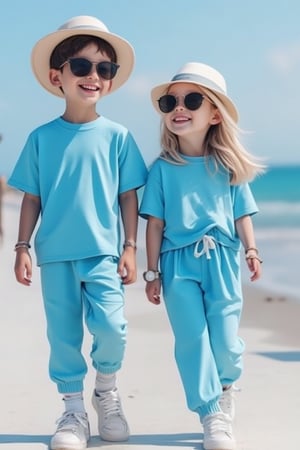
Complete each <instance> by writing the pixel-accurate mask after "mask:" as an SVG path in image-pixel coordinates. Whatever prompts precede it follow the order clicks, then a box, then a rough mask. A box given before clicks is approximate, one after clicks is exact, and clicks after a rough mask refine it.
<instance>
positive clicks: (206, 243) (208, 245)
mask: <svg viewBox="0 0 300 450" xmlns="http://www.w3.org/2000/svg"><path fill="white" fill-rule="evenodd" d="M201 242H203V249H202V250H201V252H199V251H198V248H199V245H200V244H201ZM215 248H216V244H215V239H214V238H213V237H212V236H208V235H207V234H205V235H204V236H203V237H202V238H201V239H198V241H197V242H196V244H195V249H194V256H195V258H200V256H202V255H204V254H205V255H206V258H207V259H211V256H210V253H209V250H214V249H215Z"/></svg>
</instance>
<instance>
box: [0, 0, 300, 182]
mask: <svg viewBox="0 0 300 450" xmlns="http://www.w3.org/2000/svg"><path fill="white" fill-rule="evenodd" d="M82 14H86V15H93V16H96V17H98V18H99V19H101V20H102V21H103V22H104V23H105V24H106V25H107V27H108V28H109V29H110V31H112V32H114V33H116V34H119V35H121V36H123V37H124V38H126V39H127V40H128V41H129V42H131V44H132V45H133V46H134V48H135V52H136V64H135V68H134V72H133V74H132V76H131V78H130V80H129V81H128V82H127V84H126V85H124V86H123V87H122V88H121V89H120V90H119V91H117V92H116V93H114V94H112V95H110V96H108V97H107V98H106V99H104V100H103V101H101V102H100V103H99V105H98V112H99V113H100V114H103V115H105V116H107V117H109V118H111V119H114V120H116V121H118V122H120V123H123V124H124V125H126V126H127V127H128V128H129V129H130V130H131V131H132V133H133V135H134V136H135V138H136V140H137V142H138V144H139V146H140V148H141V151H142V153H143V155H144V157H145V160H146V162H147V163H149V162H151V161H152V160H153V158H154V157H155V156H156V155H158V153H159V117H158V115H157V113H156V112H155V111H154V109H153V107H152V105H151V102H150V90H151V88H152V87H153V86H154V85H156V84H159V83H161V82H165V81H168V80H169V79H170V78H171V77H172V76H173V74H174V73H176V71H177V69H178V68H179V67H180V66H181V65H182V64H184V63H185V62H188V61H200V62H204V63H207V64H210V65H212V66H214V67H215V68H216V69H218V70H219V71H220V72H221V73H222V74H223V75H224V77H225V79H226V81H227V87H228V93H229V95H230V96H231V98H232V99H233V100H234V102H235V103H236V105H237V106H238V109H239V112H240V117H241V120H240V126H241V127H242V129H243V130H245V131H246V133H245V134H244V135H243V140H244V142H245V144H246V146H247V148H248V149H249V150H250V151H251V152H252V153H254V154H256V155H258V156H262V157H264V158H266V161H267V163H268V164H282V163H289V164H290V163H298V164H300V144H299V138H298V133H299V130H300V113H299V104H300V88H299V80H300V27H299V17H300V2H299V0H276V1H274V0H264V1H262V0H252V1H249V2H246V1H241V0H206V1H204V0H186V1H179V0H151V1H147V2H146V1H143V0H106V1H102V0H51V2H43V1H40V0H24V1H21V0H10V1H9V2H5V3H4V4H3V5H2V6H1V17H0V38H1V40H0V42H1V57H2V59H1V70H0V132H1V134H2V135H3V140H2V142H1V144H0V172H2V173H5V174H9V173H10V171H11V169H12V168H13V165H14V163H15V161H16V158H17V157H18V155H19V152H20V151H21V149H22V146H23V144H24V141H25V139H26V138H27V135H28V134H29V132H30V131H31V130H32V129H33V128H35V127H36V126H38V125H40V124H41V123H43V122H46V121H49V120H51V119H52V118H54V117H56V116H58V115H60V114H61V113H62V112H63V108H64V103H63V100H61V99H59V98H56V97H54V96H51V94H48V93H47V92H46V91H44V90H43V88H42V87H40V86H39V84H38V83H37V82H36V80H35V78H34V76H33V74H32V72H31V68H30V53H31V49H32V47H33V45H34V44H35V43H36V41H37V40H38V39H40V38H41V37H43V36H44V35H46V34H48V33H51V32H52V31H54V30H55V29H57V28H58V27H59V26H60V25H61V24H62V23H64V22H65V21H66V20H67V19H69V18H71V17H73V16H76V15H82Z"/></svg>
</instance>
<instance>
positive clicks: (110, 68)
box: [97, 61, 120, 80]
mask: <svg viewBox="0 0 300 450" xmlns="http://www.w3.org/2000/svg"><path fill="white" fill-rule="evenodd" d="M119 67H120V66H118V64H115V63H113V62H110V61H102V62H100V63H99V64H97V73H98V75H99V76H100V77H101V78H103V79H104V80H112V79H113V78H114V77H115V76H116V74H117V71H118V68H119Z"/></svg>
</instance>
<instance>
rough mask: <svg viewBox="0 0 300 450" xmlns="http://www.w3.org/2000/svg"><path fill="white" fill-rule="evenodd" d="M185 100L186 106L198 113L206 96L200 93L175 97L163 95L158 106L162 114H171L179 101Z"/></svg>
mask: <svg viewBox="0 0 300 450" xmlns="http://www.w3.org/2000/svg"><path fill="white" fill-rule="evenodd" d="M181 97H182V98H183V104H184V106H185V107H186V108H187V109H189V110H190V111H196V109H199V108H200V106H201V105H202V102H203V99H204V95H202V94H200V92H191V93H190V94H187V95H185V96H183V95H182V96H181V95H180V96H175V95H171V94H166V95H163V96H162V97H160V98H159V99H158V106H159V109H160V110H161V112H163V113H169V112H171V111H173V110H174V109H175V108H176V106H177V105H178V99H180V98H181Z"/></svg>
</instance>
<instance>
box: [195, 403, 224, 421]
mask: <svg viewBox="0 0 300 450" xmlns="http://www.w3.org/2000/svg"><path fill="white" fill-rule="evenodd" d="M218 412H222V410H221V408H220V406H219V403H218V401H215V400H212V401H211V402H208V403H205V404H204V405H202V406H199V408H197V413H198V414H199V416H200V419H201V420H202V419H203V417H204V416H207V415H209V414H216V413H218Z"/></svg>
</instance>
